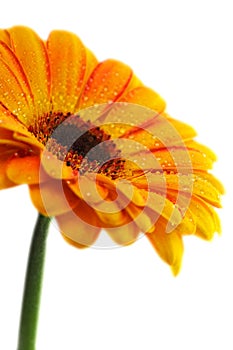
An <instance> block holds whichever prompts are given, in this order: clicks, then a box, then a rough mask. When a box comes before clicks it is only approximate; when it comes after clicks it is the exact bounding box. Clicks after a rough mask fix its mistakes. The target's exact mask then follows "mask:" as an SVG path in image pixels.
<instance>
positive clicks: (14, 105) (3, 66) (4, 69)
mask: <svg viewBox="0 0 233 350" xmlns="http://www.w3.org/2000/svg"><path fill="white" fill-rule="evenodd" d="M22 84H23V82H22ZM0 104H2V105H3V106H4V107H5V109H8V110H9V111H10V112H11V113H12V114H13V115H14V116H17V118H18V119H19V120H21V121H23V122H25V123H27V122H28V119H27V116H29V120H30V115H31V112H30V108H29V105H28V101H27V99H26V98H25V92H24V89H23V88H22V85H21V82H20V81H19V80H18V79H17V76H16V75H15V73H14V72H13V71H12V70H11V69H10V68H9V66H8V64H7V63H5V62H4V61H3V60H2V59H1V58H0Z"/></svg>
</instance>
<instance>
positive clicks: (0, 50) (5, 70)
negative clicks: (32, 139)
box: [0, 42, 33, 125]
mask: <svg viewBox="0 0 233 350" xmlns="http://www.w3.org/2000/svg"><path fill="white" fill-rule="evenodd" d="M0 59H1V62H4V64H3V66H2V67H1V76H2V78H3V79H4V78H5V80H6V82H7V83H10V81H9V80H7V79H10V78H9V73H10V74H11V75H13V77H14V78H11V79H13V80H14V81H16V85H17V86H20V89H21V92H20V94H19V95H18V96H17V90H16V91H14V88H13V86H10V89H8V90H3V93H1V95H0V101H2V103H3V104H4V105H5V106H6V107H7V108H8V109H9V110H10V111H12V113H13V114H16V115H17V117H18V119H19V120H20V121H22V122H23V123H24V124H26V125H29V124H30V123H32V121H33V119H32V118H33V102H32V100H33V95H32V92H31V89H30V84H29V82H28V80H27V77H26V75H25V72H24V71H23V68H22V66H21V64H20V63H19V61H18V59H17V57H16V56H15V54H14V53H13V52H12V50H11V49H10V48H9V47H8V46H7V45H6V44H5V43H3V42H0ZM5 74H7V75H8V77H7V76H5ZM15 99H16V100H17V101H18V103H17V106H16V108H13V105H12V106H11V104H10V101H11V100H13V101H14V100H15ZM15 109H16V111H17V113H14V110H15Z"/></svg>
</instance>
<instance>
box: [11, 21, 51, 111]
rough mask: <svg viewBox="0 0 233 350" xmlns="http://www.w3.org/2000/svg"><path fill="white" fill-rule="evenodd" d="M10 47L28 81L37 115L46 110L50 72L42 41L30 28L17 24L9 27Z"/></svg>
mask: <svg viewBox="0 0 233 350" xmlns="http://www.w3.org/2000/svg"><path fill="white" fill-rule="evenodd" d="M9 34H10V38H11V42H12V48H13V51H14V52H15V54H16V56H17V57H18V60H19V62H20V64H21V65H22V67H23V69H24V72H25V73H26V75H27V79H28V81H29V82H30V86H31V90H32V93H33V97H34V106H35V112H36V113H37V116H41V115H43V114H44V113H46V112H48V111H49V109H48V107H49V89H50V72H49V62H48V57H47V52H46V49H45V45H44V43H43V41H42V40H41V39H40V38H39V36H38V35H37V34H36V33H35V32H34V31H33V30H31V29H30V28H27V27H22V26H17V27H13V28H11V29H9Z"/></svg>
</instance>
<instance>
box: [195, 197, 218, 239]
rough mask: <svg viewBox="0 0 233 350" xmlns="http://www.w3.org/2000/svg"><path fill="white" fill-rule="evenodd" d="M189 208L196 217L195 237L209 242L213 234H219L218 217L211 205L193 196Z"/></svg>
mask: <svg viewBox="0 0 233 350" xmlns="http://www.w3.org/2000/svg"><path fill="white" fill-rule="evenodd" d="M189 208H190V210H191V211H192V213H193V215H194V216H195V217H196V225H197V229H196V235H198V236H199V237H201V238H204V239H206V240H211V239H212V238H213V235H214V233H215V232H218V233H220V232H221V227H220V221H219V218H218V215H217V213H216V212H215V211H214V209H213V208H212V206H211V205H208V203H206V202H205V201H204V200H202V199H201V198H198V197H196V196H195V197H193V199H192V201H191V203H190V206H189Z"/></svg>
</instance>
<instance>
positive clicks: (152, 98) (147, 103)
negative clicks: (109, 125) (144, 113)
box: [119, 86, 166, 113]
mask: <svg viewBox="0 0 233 350" xmlns="http://www.w3.org/2000/svg"><path fill="white" fill-rule="evenodd" d="M119 102H129V103H135V104H138V105H142V106H144V107H148V108H150V109H153V110H155V111H157V112H159V113H160V112H163V111H164V109H165V107H166V102H165V101H164V100H163V99H162V98H161V97H160V96H159V94H157V93H156V92H155V91H153V90H152V89H150V88H148V87H146V86H140V87H136V88H134V89H133V90H130V91H128V93H127V94H124V95H123V96H122V97H121V98H120V99H119Z"/></svg>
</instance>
